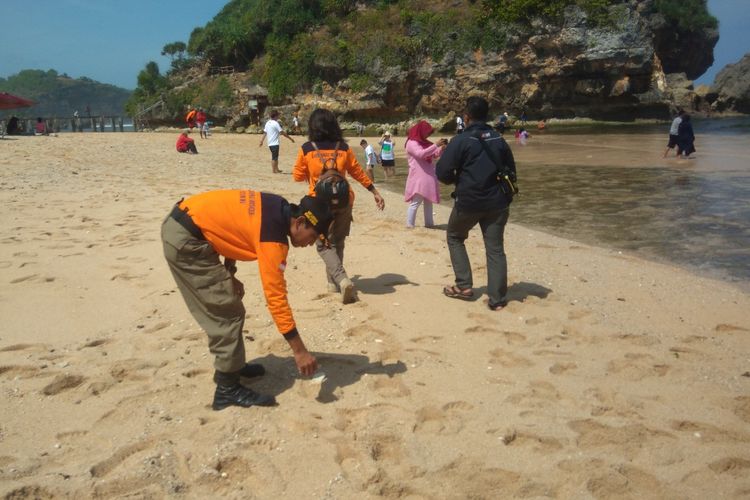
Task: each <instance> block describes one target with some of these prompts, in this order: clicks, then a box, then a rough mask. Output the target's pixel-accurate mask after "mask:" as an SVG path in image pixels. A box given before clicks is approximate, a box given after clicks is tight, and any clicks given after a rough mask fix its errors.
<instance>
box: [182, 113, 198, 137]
mask: <svg viewBox="0 0 750 500" xmlns="http://www.w3.org/2000/svg"><path fill="white" fill-rule="evenodd" d="M197 114H198V111H197V110H196V109H195V108H190V110H189V111H188V114H187V115H185V123H186V124H187V128H188V130H190V131H191V132H192V131H193V127H195V115H197Z"/></svg>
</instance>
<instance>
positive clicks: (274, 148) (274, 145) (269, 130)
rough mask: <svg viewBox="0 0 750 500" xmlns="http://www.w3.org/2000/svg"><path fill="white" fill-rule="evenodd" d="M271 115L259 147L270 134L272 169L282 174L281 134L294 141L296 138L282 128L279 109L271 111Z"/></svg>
mask: <svg viewBox="0 0 750 500" xmlns="http://www.w3.org/2000/svg"><path fill="white" fill-rule="evenodd" d="M270 116H271V117H270V118H269V120H268V121H267V122H266V125H265V127H263V137H261V138H260V145H259V146H258V147H261V146H263V141H264V140H265V139H266V136H268V149H269V150H271V171H272V172H273V173H274V174H281V173H282V171H281V170H279V136H282V135H283V136H284V137H286V138H287V139H289V140H290V141H292V142H294V139H292V137H291V136H290V135H289V134H287V133H286V132H285V131H284V129H282V128H281V124H280V123H279V122H278V121H277V118H278V117H279V112H278V111H276V110H273V111H271V115H270Z"/></svg>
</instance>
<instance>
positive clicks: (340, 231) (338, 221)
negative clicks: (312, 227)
mask: <svg viewBox="0 0 750 500" xmlns="http://www.w3.org/2000/svg"><path fill="white" fill-rule="evenodd" d="M307 130H308V139H309V141H308V142H306V143H304V144H303V145H302V146H301V147H300V150H299V153H298V154H297V162H296V163H295V164H294V171H293V172H292V177H294V180H295V181H298V182H304V181H307V182H308V184H309V186H310V189H309V195H310V196H315V186H316V184H317V183H318V179H319V178H320V176H321V174H322V173H323V169H324V163H327V164H329V165H335V167H336V170H337V171H338V172H339V173H340V174H341V175H342V176H343V177H346V174H347V172H348V173H349V175H351V176H352V177H353V178H354V179H356V180H357V181H358V182H359V183H360V184H362V186H364V187H365V188H366V189H367V190H368V191H370V192H371V193H372V195H373V197H374V198H375V205H376V206H377V207H378V209H379V210H383V208H385V201H384V200H383V197H382V196H380V193H379V192H378V190H377V189H376V188H375V184H373V182H372V180H370V178H369V177H368V176H367V174H366V173H365V171H364V170H363V169H362V167H361V166H360V164H359V162H357V157H356V155H355V154H354V152H353V151H352V150H351V148H350V147H349V145H348V144H347V143H346V142H344V134H343V133H342V132H341V127H340V126H339V123H338V121H337V120H336V116H335V115H334V114H333V113H332V112H331V111H329V110H327V109H320V108H319V109H316V110H315V111H313V112H312V114H311V115H310V119H309V121H308V125H307ZM353 204H354V192H353V191H352V190H351V189H350V190H349V203H348V205H347V206H345V207H344V208H342V209H337V210H336V211H335V212H334V221H333V224H332V225H331V228H330V230H329V231H328V234H327V239H328V243H325V242H322V241H318V242H317V243H316V246H317V249H318V255H320V257H321V259H323V262H324V263H325V265H326V277H327V278H328V290H329V291H330V292H337V293H339V292H340V293H341V300H342V302H343V303H344V304H348V303H351V302H354V301H355V300H356V291H355V290H354V284H353V283H352V282H351V280H350V279H349V277H348V275H347V274H346V270H345V269H344V245H345V240H346V237H347V236H349V229H350V228H351V224H352V206H353Z"/></svg>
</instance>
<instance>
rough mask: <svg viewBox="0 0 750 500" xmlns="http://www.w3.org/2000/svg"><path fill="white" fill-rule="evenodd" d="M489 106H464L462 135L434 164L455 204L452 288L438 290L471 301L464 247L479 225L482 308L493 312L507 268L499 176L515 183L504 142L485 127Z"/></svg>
mask: <svg viewBox="0 0 750 500" xmlns="http://www.w3.org/2000/svg"><path fill="white" fill-rule="evenodd" d="M488 111H489V105H488V104H487V101H486V100H485V99H483V98H481V97H470V98H469V99H468V100H467V101H466V110H465V121H466V123H467V127H466V130H465V131H464V132H463V133H462V134H459V135H457V136H456V137H454V138H453V140H451V142H450V143H449V144H448V147H447V148H446V149H445V151H444V152H443V154H442V156H441V157H440V160H439V161H438V163H437V177H438V179H439V180H440V181H441V182H443V183H444V184H455V186H456V189H455V192H454V195H453V196H454V198H455V203H454V205H453V211H451V215H450V219H449V220H448V231H447V239H448V250H449V251H450V256H451V263H452V264H453V272H454V273H455V275H456V284H455V285H452V286H446V287H445V288H443V293H444V294H445V295H446V296H448V297H451V298H456V299H463V300H471V299H472V298H473V297H474V292H473V290H472V286H473V279H472V274H471V264H470V262H469V255H468V254H467V253H466V246H465V244H464V242H465V241H466V238H468V236H469V231H470V230H471V229H472V228H473V227H474V226H476V225H477V224H479V227H480V228H481V229H482V237H483V238H484V247H485V252H486V254H487V295H489V300H488V302H487V305H488V306H489V308H490V309H491V310H493V311H498V310H500V309H502V308H503V307H504V306H505V304H506V303H507V300H506V294H507V292H508V263H507V261H506V258H505V249H504V248H503V233H504V231H505V224H506V223H507V222H508V207H509V206H510V202H511V201H512V199H513V198H512V193H511V192H510V190H509V189H507V187H506V184H504V183H502V182H500V177H501V174H507V175H508V176H509V177H510V178H511V179H513V181H514V182H515V179H516V164H515V161H514V160H513V153H512V152H511V150H510V147H509V146H508V144H507V143H506V142H505V140H504V139H503V138H502V137H501V136H500V135H499V134H498V133H497V132H495V131H494V130H493V129H492V127H491V126H489V125H487V123H486V121H487V114H488Z"/></svg>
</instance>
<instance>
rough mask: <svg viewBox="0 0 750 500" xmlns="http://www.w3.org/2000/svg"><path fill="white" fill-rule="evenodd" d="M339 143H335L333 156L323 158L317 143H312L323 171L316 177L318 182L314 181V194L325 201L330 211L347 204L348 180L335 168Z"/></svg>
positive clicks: (339, 208) (344, 206)
mask: <svg viewBox="0 0 750 500" xmlns="http://www.w3.org/2000/svg"><path fill="white" fill-rule="evenodd" d="M339 144H340V143H338V142H337V143H336V150H335V151H334V152H333V158H323V155H322V154H320V150H319V149H318V145H317V144H315V143H314V142H313V143H312V146H313V148H315V152H316V153H317V155H318V159H319V160H320V163H321V164H322V165H323V171H322V173H321V174H320V177H319V178H318V182H316V183H315V196H316V197H317V198H318V199H320V200H323V201H325V202H327V203H328V205H329V206H330V208H331V211H336V210H341V209H343V208H346V207H348V206H349V181H347V180H346V178H345V177H344V176H343V175H342V174H341V172H339V171H338V169H337V168H336V159H337V158H338V156H339Z"/></svg>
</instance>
